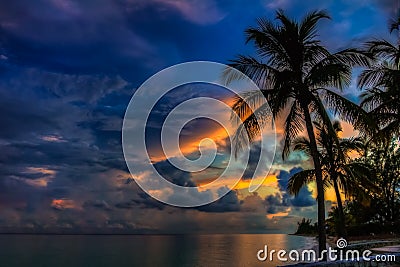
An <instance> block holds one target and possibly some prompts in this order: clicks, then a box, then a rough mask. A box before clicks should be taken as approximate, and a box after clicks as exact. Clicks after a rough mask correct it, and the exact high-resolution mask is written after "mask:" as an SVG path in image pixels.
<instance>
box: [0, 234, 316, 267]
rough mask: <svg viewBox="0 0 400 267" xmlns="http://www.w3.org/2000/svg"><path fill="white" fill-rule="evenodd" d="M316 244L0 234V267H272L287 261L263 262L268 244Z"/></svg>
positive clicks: (303, 245)
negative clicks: (261, 257) (260, 254)
mask: <svg viewBox="0 0 400 267" xmlns="http://www.w3.org/2000/svg"><path fill="white" fill-rule="evenodd" d="M315 244H316V241H315V238H311V237H301V236H293V235H285V234H212V235H0V267H136V266H137V267H147V266H149V267H158V266H160V267H169V266H171V267H180V266H207V267H213V266H268V267H269V266H276V265H283V264H285V263H282V262H279V261H277V260H276V259H275V261H274V262H269V261H264V262H261V261H259V260H258V259H257V252H258V251H259V250H260V249H263V248H264V245H268V250H270V249H276V250H280V249H287V250H291V249H296V250H301V249H309V248H312V247H314V246H315ZM286 264H288V263H286Z"/></svg>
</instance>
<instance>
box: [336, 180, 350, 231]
mask: <svg viewBox="0 0 400 267" xmlns="http://www.w3.org/2000/svg"><path fill="white" fill-rule="evenodd" d="M332 180H333V188H334V189H335V194H336V201H337V203H338V215H339V225H338V233H337V234H338V236H339V237H343V238H347V232H346V220H345V217H344V212H343V204H342V197H341V196H340V191H339V186H338V183H337V177H333V179H332Z"/></svg>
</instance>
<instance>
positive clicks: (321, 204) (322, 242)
mask: <svg viewBox="0 0 400 267" xmlns="http://www.w3.org/2000/svg"><path fill="white" fill-rule="evenodd" d="M303 112H304V119H305V124H306V128H307V134H308V138H309V140H310V150H311V155H312V158H313V162H314V169H315V178H316V179H315V180H316V183H317V194H318V196H317V204H318V255H319V257H321V254H322V251H323V250H325V249H326V230H325V196H324V184H323V179H322V168H321V162H320V159H319V157H318V149H317V142H316V140H315V133H314V127H313V124H312V121H311V116H310V111H309V110H308V105H304V104H303ZM323 260H326V253H324V255H323Z"/></svg>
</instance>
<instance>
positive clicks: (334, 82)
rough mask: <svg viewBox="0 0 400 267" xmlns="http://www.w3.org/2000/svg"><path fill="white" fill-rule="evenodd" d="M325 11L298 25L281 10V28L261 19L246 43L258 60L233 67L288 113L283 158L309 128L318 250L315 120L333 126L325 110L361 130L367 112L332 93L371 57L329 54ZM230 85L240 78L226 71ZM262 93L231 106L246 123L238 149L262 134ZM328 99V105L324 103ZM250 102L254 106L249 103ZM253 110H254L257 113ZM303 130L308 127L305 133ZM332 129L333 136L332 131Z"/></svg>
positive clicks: (276, 109)
mask: <svg viewBox="0 0 400 267" xmlns="http://www.w3.org/2000/svg"><path fill="white" fill-rule="evenodd" d="M328 18H329V16H328V14H327V13H326V12H324V11H315V12H312V13H310V14H308V15H307V16H305V18H304V19H303V20H302V21H300V22H297V21H295V20H293V19H290V18H288V17H287V16H286V15H285V14H284V12H283V11H281V10H279V11H277V13H276V19H277V21H278V24H274V21H271V20H269V19H264V18H260V19H258V20H257V27H254V28H253V27H251V28H248V29H247V30H246V36H247V42H249V41H252V42H254V45H255V48H256V53H257V56H258V57H257V58H255V57H251V56H243V55H240V56H238V57H237V59H236V60H233V61H232V62H231V64H230V65H231V66H232V67H234V68H236V69H238V70H240V71H241V72H243V73H244V74H246V75H247V76H249V77H250V78H251V79H253V81H255V82H256V83H257V85H258V86H259V87H260V88H261V89H262V92H263V95H264V96H265V97H266V99H267V101H268V103H269V106H270V108H271V111H272V114H273V116H274V117H275V118H276V117H277V116H278V115H279V114H282V113H283V112H282V111H286V110H287V111H288V114H287V116H286V120H285V123H284V132H285V133H284V148H283V153H282V157H283V158H285V157H286V156H287V155H288V153H289V152H290V147H291V144H292V141H293V140H294V139H295V138H296V137H297V136H298V135H299V134H300V133H301V132H303V130H306V132H307V135H308V137H309V140H310V154H311V156H312V159H313V163H314V168H315V176H316V183H317V192H318V198H317V203H318V232H319V252H320V253H321V251H322V250H323V249H325V246H326V237H325V205H324V202H325V201H324V186H323V177H322V170H321V163H320V160H319V156H318V149H317V144H316V141H315V134H314V127H313V123H312V121H313V119H319V120H320V121H322V122H323V123H325V124H327V125H331V123H330V119H329V116H328V113H327V111H326V109H325V107H330V108H333V111H334V112H339V113H340V114H342V115H343V119H346V120H348V121H350V122H351V123H352V124H353V125H355V126H356V127H357V126H362V123H361V121H362V119H363V116H365V115H366V114H364V113H363V112H362V111H360V109H359V107H358V106H357V105H355V104H354V103H352V102H351V101H349V100H347V99H346V98H344V97H342V96H341V95H340V94H338V93H336V92H334V91H332V90H331V88H332V87H336V88H338V89H340V90H341V89H343V88H344V87H346V86H348V85H349V84H350V82H351V71H352V66H354V65H368V64H369V59H368V58H367V57H366V56H364V55H363V54H361V53H360V52H359V51H356V50H355V49H347V50H344V51H340V52H338V53H334V54H332V53H330V52H329V51H328V50H327V49H326V48H325V47H324V46H322V45H321V43H320V40H318V39H317V29H316V27H317V23H318V21H320V20H321V19H328ZM224 77H225V78H226V82H227V83H229V82H231V81H233V80H235V79H238V78H240V77H239V76H238V75H237V74H235V72H232V71H229V69H228V70H227V71H226V72H225V73H224ZM257 98H259V93H258V92H251V91H250V92H247V93H245V94H243V95H241V96H238V98H237V99H236V102H235V104H234V105H233V110H234V112H235V113H236V114H237V115H238V116H239V117H240V118H241V120H242V121H243V124H241V126H238V129H237V131H236V135H235V139H234V147H235V149H236V151H237V150H240V149H241V148H243V147H244V146H245V145H247V144H246V141H244V140H243V138H241V137H242V136H245V133H246V132H247V134H248V136H249V139H250V141H253V140H254V139H256V137H257V136H258V135H259V134H260V132H261V129H262V127H263V124H265V123H266V121H267V120H265V121H258V122H257V114H258V115H259V114H265V110H266V108H267V107H266V106H260V102H259V101H257ZM323 101H325V103H324V102H323ZM246 103H251V104H249V105H252V106H249V105H248V104H246ZM253 111H254V112H253ZM304 128H305V129H304ZM328 128H329V131H330V132H331V133H332V132H334V130H333V128H332V127H328Z"/></svg>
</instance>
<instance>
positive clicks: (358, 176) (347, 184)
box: [288, 121, 373, 238]
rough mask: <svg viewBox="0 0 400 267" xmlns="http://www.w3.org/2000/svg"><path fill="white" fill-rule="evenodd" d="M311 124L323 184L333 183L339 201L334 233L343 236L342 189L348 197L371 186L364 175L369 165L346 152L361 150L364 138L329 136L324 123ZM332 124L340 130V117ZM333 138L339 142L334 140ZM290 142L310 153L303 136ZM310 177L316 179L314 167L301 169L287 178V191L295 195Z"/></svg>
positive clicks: (307, 143) (307, 153) (337, 131)
mask: <svg viewBox="0 0 400 267" xmlns="http://www.w3.org/2000/svg"><path fill="white" fill-rule="evenodd" d="M314 124H315V128H316V135H317V136H316V139H317V145H318V148H319V157H320V161H321V167H322V174H323V181H324V185H325V188H327V187H329V186H331V185H333V188H334V190H335V195H336V200H337V205H338V206H337V211H338V214H337V215H338V227H337V234H338V236H339V237H344V238H346V237H347V233H346V227H345V217H344V212H343V204H342V197H341V191H343V192H344V193H345V195H346V197H347V198H348V197H350V196H351V195H353V194H356V193H357V194H359V193H360V192H363V191H364V190H363V189H362V188H363V187H369V188H371V185H372V184H373V183H371V182H370V181H369V180H368V179H367V177H368V176H369V175H368V174H369V172H370V168H369V166H368V165H366V164H364V163H361V162H355V161H353V160H352V159H351V157H350V156H349V153H350V152H352V151H356V152H361V151H362V150H363V147H364V142H363V141H362V140H361V139H360V138H339V137H338V135H336V136H331V135H330V134H329V133H328V131H327V129H326V127H325V125H322V124H321V123H318V122H314ZM332 126H333V128H334V129H335V131H336V134H338V133H339V132H341V131H342V128H341V125H340V122H339V121H335V122H333V123H332ZM336 139H338V141H339V142H336ZM293 144H294V150H297V151H302V152H304V153H305V154H306V155H308V156H311V155H310V152H311V150H310V141H309V140H308V139H307V138H306V137H298V138H296V139H295V141H294V142H293ZM338 145H339V146H338ZM342 153H343V154H342ZM342 155H344V157H342ZM311 181H315V169H311V170H303V171H301V172H299V173H297V174H295V175H293V176H292V177H291V178H290V179H289V183H288V191H289V193H291V194H294V195H297V194H298V193H299V191H300V189H301V188H302V187H303V186H305V185H307V184H308V183H310V182H311Z"/></svg>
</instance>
